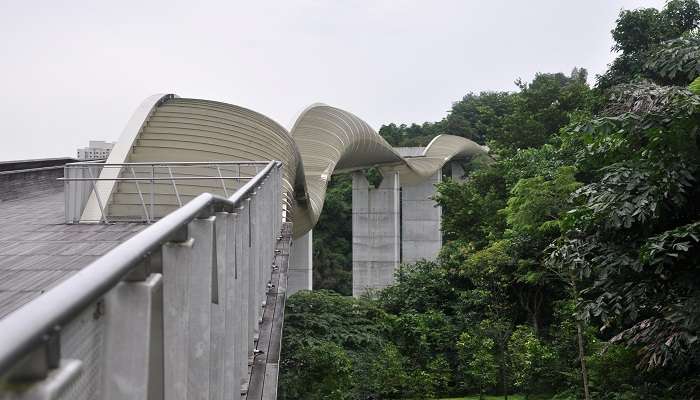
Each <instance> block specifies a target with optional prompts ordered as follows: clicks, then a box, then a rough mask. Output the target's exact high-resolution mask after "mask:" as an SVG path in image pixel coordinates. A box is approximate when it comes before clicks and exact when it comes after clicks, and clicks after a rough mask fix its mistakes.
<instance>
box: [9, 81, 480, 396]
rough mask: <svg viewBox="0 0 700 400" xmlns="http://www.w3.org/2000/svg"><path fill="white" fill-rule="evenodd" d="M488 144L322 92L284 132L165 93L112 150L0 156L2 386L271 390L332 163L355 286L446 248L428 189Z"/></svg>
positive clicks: (130, 392)
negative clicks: (430, 130) (412, 133)
mask: <svg viewBox="0 0 700 400" xmlns="http://www.w3.org/2000/svg"><path fill="white" fill-rule="evenodd" d="M481 154H486V151H485V149H484V148H482V147H481V146H479V145H477V144H476V143H474V142H471V141H469V140H467V139H464V138H460V137H455V136H448V135H441V136H438V137H436V138H435V139H434V140H433V141H432V142H431V143H430V144H429V145H428V146H427V147H426V148H420V149H416V148H398V149H394V148H392V147H391V146H390V145H389V144H388V143H387V142H386V141H384V139H382V138H381V137H380V136H379V135H378V134H377V133H376V132H375V131H374V130H372V128H371V127H370V126H369V125H368V124H367V123H365V122H364V121H362V120H361V119H360V118H358V117H356V116H354V115H353V114H351V113H349V112H347V111H343V110H340V109H338V108H334V107H331V106H327V105H323V104H315V105H312V106H310V107H308V108H307V109H306V110H304V111H303V112H302V113H301V115H300V116H299V118H298V119H297V121H296V123H295V124H294V126H293V127H292V129H291V131H289V132H288V131H287V130H286V129H285V128H283V127H282V126H281V125H279V124H277V123H276V122H274V121H272V120H271V119H269V118H267V117H265V116H264V115H261V114H259V113H256V112H254V111H251V110H248V109H245V108H242V107H238V106H234V105H230V104H225V103H220V102H215V101H207V100H197V99H185V98H178V97H177V96H175V95H155V96H152V97H150V98H148V99H146V100H145V101H144V102H143V103H142V104H141V106H140V107H139V108H138V109H137V110H136V112H135V113H134V115H133V116H132V118H131V119H130V121H129V122H128V123H127V126H126V128H125V129H124V132H123V133H122V136H121V138H120V139H119V142H118V143H117V144H116V145H115V147H114V149H113V150H112V153H111V154H110V156H109V159H108V160H107V161H106V162H104V163H100V162H78V163H70V162H68V161H69V160H65V159H64V160H60V159H54V160H37V161H31V162H14V163H0V399H71V400H73V399H111V400H114V399H149V400H152V399H166V400H176V399H239V398H245V399H256V400H257V399H275V398H276V393H277V372H278V363H279V355H280V346H281V337H282V323H283V320H284V304H285V299H286V295H287V294H291V293H293V292H295V291H297V290H301V289H311V229H312V228H313V226H314V225H315V224H316V222H317V221H318V218H319V214H320V213H321V209H322V208H323V201H324V196H325V192H326V187H327V184H328V181H329V180H330V178H331V175H332V174H333V173H337V172H352V173H353V203H352V209H353V220H352V224H353V294H354V295H360V294H362V293H363V292H365V291H366V290H368V289H375V288H382V287H385V286H387V285H389V284H391V283H392V279H393V276H394V272H395V270H396V268H397V266H398V265H399V263H401V262H412V261H415V260H418V259H421V258H426V259H429V258H432V257H434V256H435V254H436V253H437V251H438V250H439V247H440V244H441V239H440V210H439V208H436V207H435V204H434V202H433V201H432V200H431V199H430V196H431V195H432V193H433V190H434V189H433V185H434V183H435V182H437V181H439V180H440V179H441V176H442V173H441V171H442V168H443V167H444V166H445V164H446V163H448V162H450V161H451V160H455V159H464V158H469V157H474V156H477V155H481ZM368 167H377V168H379V170H380V172H381V175H382V180H381V183H379V184H378V185H377V187H372V185H370V184H369V183H368V181H367V179H366V177H365V175H364V172H362V171H363V170H364V169H366V168H368ZM452 169H453V175H454V174H455V172H454V171H457V172H456V174H458V175H460V176H461V175H463V173H459V170H460V166H459V165H458V164H456V163H452Z"/></svg>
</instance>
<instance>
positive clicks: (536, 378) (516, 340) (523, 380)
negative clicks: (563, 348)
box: [508, 325, 554, 399]
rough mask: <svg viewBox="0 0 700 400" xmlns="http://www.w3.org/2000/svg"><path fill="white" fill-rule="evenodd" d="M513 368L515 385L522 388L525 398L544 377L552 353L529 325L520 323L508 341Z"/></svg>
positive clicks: (552, 356) (540, 383) (551, 358)
mask: <svg viewBox="0 0 700 400" xmlns="http://www.w3.org/2000/svg"><path fill="white" fill-rule="evenodd" d="M508 349H509V350H510V359H511V363H512V368H513V379H514V383H515V387H516V388H519V389H520V390H522V392H523V393H524V394H525V399H527V398H528V397H529V396H530V394H532V393H533V392H534V391H535V390H536V389H537V388H538V387H539V386H540V385H542V381H544V380H545V379H546V375H547V374H548V373H549V371H550V369H549V364H550V363H551V362H552V361H553V358H554V355H553V353H552V351H551V350H550V349H549V347H547V346H546V345H545V344H544V343H543V342H542V341H541V340H540V339H538V338H537V336H535V332H534V331H533V330H532V328H531V327H529V326H525V325H520V326H518V327H516V328H515V331H513V334H512V335H511V337H510V340H509V341H508Z"/></svg>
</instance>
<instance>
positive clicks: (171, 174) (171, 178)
mask: <svg viewBox="0 0 700 400" xmlns="http://www.w3.org/2000/svg"><path fill="white" fill-rule="evenodd" d="M168 173H169V174H170V182H172V183H173V190H174V191H175V197H177V205H178V206H180V207H182V200H180V192H178V191H177V186H176V185H175V178H173V170H172V169H171V168H170V167H168ZM219 175H221V172H219ZM226 197H228V196H226Z"/></svg>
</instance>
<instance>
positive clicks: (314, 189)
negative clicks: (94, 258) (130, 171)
mask: <svg viewBox="0 0 700 400" xmlns="http://www.w3.org/2000/svg"><path fill="white" fill-rule="evenodd" d="M478 154H486V149H485V148H484V147H482V146H480V145H478V144H477V143H475V142H473V141H471V140H468V139H465V138H462V137H458V136H451V135H440V136H437V137H436V138H434V139H433V140H432V141H431V142H430V144H429V145H428V146H427V147H426V148H425V150H424V152H423V154H422V157H409V158H403V157H401V156H400V155H399V154H398V153H397V152H396V151H395V150H394V149H393V148H392V147H391V145H389V143H387V142H386V140H384V138H382V137H381V136H380V135H379V134H378V133H377V132H376V131H375V130H374V129H372V128H371V127H370V126H369V125H368V124H367V123H366V122H365V121H363V120H362V119H360V118H358V117H357V116H355V115H354V114H352V113H350V112H347V111H344V110H341V109H339V108H335V107H331V106H328V105H325V104H313V105H311V106H310V107H308V108H307V109H305V110H304V111H303V112H302V113H301V115H300V116H299V117H298V119H297V120H296V122H295V124H294V126H293V127H292V129H291V132H288V131H287V130H286V129H285V128H284V127H282V126H281V125H280V124H278V123H276V122H275V121H273V120H272V119H270V118H268V117H266V116H264V115H262V114H260V113H257V112H254V111H252V110H249V109H246V108H243V107H239V106H235V105H231V104H226V103H221V102H216V101H210V100H200V99H187V98H179V97H177V96H175V95H173V94H166V95H154V96H151V97H149V98H148V99H146V100H145V101H144V102H143V103H142V104H141V106H140V107H139V108H138V109H137V111H136V112H135V113H134V115H133V116H132V118H131V120H130V121H129V123H128V124H127V126H126V128H125V130H124V132H123V133H122V135H121V137H120V139H119V142H118V143H117V144H116V146H115V148H114V150H113V151H112V153H111V154H110V156H109V159H108V160H107V163H108V164H118V163H133V162H185V161H187V162H191V161H212V162H213V161H264V160H279V161H282V162H283V165H284V167H283V168H284V172H283V190H284V193H283V199H284V200H283V201H284V202H285V207H286V210H287V211H288V212H291V220H292V221H293V222H294V224H293V229H294V233H293V236H294V237H295V238H296V237H300V236H302V235H303V234H305V233H306V232H308V231H309V230H310V229H312V228H313V226H314V225H315V224H316V222H318V218H319V215H320V213H321V210H322V208H323V202H324V198H325V193H326V187H327V184H328V181H329V179H330V177H331V175H332V174H333V173H334V172H341V171H342V172H347V171H353V170H358V169H363V168H368V167H375V166H376V167H379V168H380V169H381V170H382V171H384V172H385V171H398V172H399V174H400V176H401V180H402V182H407V183H418V182H420V181H422V180H425V179H427V178H429V177H430V176H432V175H433V174H434V173H435V172H436V171H437V170H438V169H440V168H442V166H443V165H444V164H445V163H446V162H448V161H449V160H451V159H452V158H455V157H465V156H475V155H478ZM190 172H191V173H195V174H196V173H197V171H196V170H195V171H190ZM227 172H228V173H233V172H238V173H240V174H241V175H243V174H244V173H252V172H254V171H240V170H239V171H227ZM121 173H122V174H124V173H126V172H125V171H122V172H121ZM116 174H118V172H115V170H114V169H113V170H109V169H104V170H103V171H102V173H101V174H100V178H115V177H117V175H116ZM169 185H170V183H168V182H167V181H163V182H158V183H155V193H156V194H157V196H156V197H157V198H156V204H157V205H158V207H159V208H160V210H161V212H162V213H167V212H168V211H170V210H173V209H175V208H177V207H178V202H177V201H176V199H175V193H174V191H173V190H171V189H170V187H169ZM178 186H179V188H178V189H179V190H180V192H181V193H179V195H180V196H181V197H183V198H184V199H185V200H189V199H191V198H194V197H195V196H196V195H198V194H199V193H202V192H205V191H206V192H211V193H214V194H222V193H220V192H221V191H222V188H221V186H220V184H218V183H217V182H212V181H201V182H200V181H197V180H192V181H189V182H188V183H187V184H186V185H180V184H178ZM232 189H235V188H232ZM97 194H98V195H99V197H100V198H101V199H103V200H106V201H105V204H106V213H107V214H108V215H109V216H110V217H113V218H114V217H115V218H119V217H124V216H128V215H129V214H130V213H138V212H140V211H139V209H140V207H141V206H140V204H141V203H140V202H139V200H138V199H137V197H136V196H137V193H136V190H135V188H134V187H133V183H127V182H115V181H108V180H101V181H99V182H98V185H97ZM100 214H101V211H100V207H99V204H98V201H97V199H96V198H95V193H93V194H92V195H91V197H90V199H89V200H88V203H87V206H86V207H85V211H84V212H83V215H82V218H81V219H82V220H83V221H95V220H99V219H100V218H99V217H100Z"/></svg>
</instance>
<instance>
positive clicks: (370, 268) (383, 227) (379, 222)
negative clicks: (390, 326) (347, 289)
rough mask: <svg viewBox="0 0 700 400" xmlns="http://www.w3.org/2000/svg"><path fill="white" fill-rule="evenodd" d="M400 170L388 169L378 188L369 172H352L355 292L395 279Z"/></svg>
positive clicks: (382, 285)
mask: <svg viewBox="0 0 700 400" xmlns="http://www.w3.org/2000/svg"><path fill="white" fill-rule="evenodd" d="M399 187H400V183H399V174H398V172H385V173H384V177H383V179H382V182H381V184H380V185H379V187H378V188H376V189H375V188H371V187H370V185H369V182H368V181H367V178H366V177H365V175H364V174H363V173H361V172H355V173H353V175H352V227H353V233H352V254H353V260H352V294H353V296H355V297H357V296H360V295H362V294H363V293H364V292H365V291H367V290H368V289H382V288H384V287H386V286H388V285H390V284H391V283H393V282H394V272H395V271H396V269H397V268H398V265H399V262H400V231H399V230H400V209H399V207H400V204H399V201H400V192H399Z"/></svg>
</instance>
